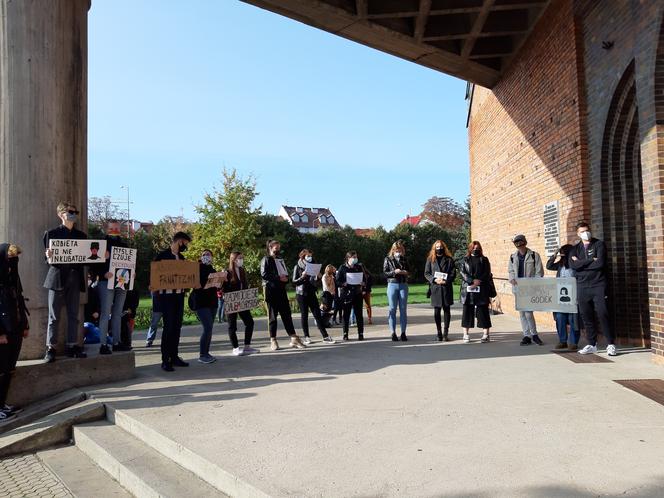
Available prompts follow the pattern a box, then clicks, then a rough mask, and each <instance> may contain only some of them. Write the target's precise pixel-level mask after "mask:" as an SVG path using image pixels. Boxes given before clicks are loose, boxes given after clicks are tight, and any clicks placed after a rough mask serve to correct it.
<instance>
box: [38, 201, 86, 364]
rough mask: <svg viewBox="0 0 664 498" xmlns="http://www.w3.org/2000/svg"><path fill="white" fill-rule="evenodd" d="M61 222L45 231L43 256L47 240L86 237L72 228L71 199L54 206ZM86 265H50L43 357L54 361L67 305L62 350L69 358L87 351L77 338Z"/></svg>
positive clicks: (48, 253) (46, 282)
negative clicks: (46, 327) (63, 347)
mask: <svg viewBox="0 0 664 498" xmlns="http://www.w3.org/2000/svg"><path fill="white" fill-rule="evenodd" d="M57 212H58V217H59V218H60V220H61V221H62V224H61V225H60V226H59V227H57V228H54V229H53V230H48V231H47V232H45V233H44V249H45V254H46V258H47V259H48V258H50V257H51V250H50V249H49V243H50V241H51V240H52V239H87V238H88V236H87V234H86V233H85V232H82V231H80V230H78V229H77V228H74V224H75V223H76V220H77V218H78V214H79V213H78V209H76V206H75V205H74V204H72V203H71V202H61V203H60V204H58V207H57ZM85 284H86V275H85V267H84V266H83V265H81V264H57V265H49V268H48V273H47V274H46V279H45V280H44V287H45V288H46V289H48V329H47V331H46V355H45V356H44V361H46V362H47V363H53V362H54V361H55V348H56V346H57V343H58V330H59V328H60V318H61V312H62V307H63V306H65V307H66V308H67V340H66V349H65V352H66V354H67V356H69V357H72V358H86V357H87V355H86V354H85V352H84V351H83V348H82V347H81V346H80V345H79V340H78V324H79V322H78V307H79V303H80V297H81V292H85V290H86V285H85Z"/></svg>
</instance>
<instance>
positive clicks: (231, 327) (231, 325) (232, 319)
mask: <svg viewBox="0 0 664 498" xmlns="http://www.w3.org/2000/svg"><path fill="white" fill-rule="evenodd" d="M238 315H240V319H241V320H242V323H244V345H245V346H249V345H251V337H252V336H253V335H254V318H253V317H252V316H251V311H249V310H245V311H240V312H239V313H229V314H227V315H226V320H228V337H229V338H230V340H231V344H232V345H233V348H238V347H240V343H239V341H238V340H237V317H238Z"/></svg>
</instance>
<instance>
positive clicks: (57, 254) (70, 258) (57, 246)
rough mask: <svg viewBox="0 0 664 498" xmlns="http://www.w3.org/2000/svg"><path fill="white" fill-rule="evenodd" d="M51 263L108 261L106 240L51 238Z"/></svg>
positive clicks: (49, 246)
mask: <svg viewBox="0 0 664 498" xmlns="http://www.w3.org/2000/svg"><path fill="white" fill-rule="evenodd" d="M48 248H49V249H50V250H51V257H50V258H48V262H49V264H51V265H70V264H90V263H104V262H106V241H105V240H90V239H51V240H50V241H49V244H48Z"/></svg>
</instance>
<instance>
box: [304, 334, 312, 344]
mask: <svg viewBox="0 0 664 498" xmlns="http://www.w3.org/2000/svg"><path fill="white" fill-rule="evenodd" d="M303 342H304V343H305V344H306V345H309V344H311V337H309V336H308V335H305V336H304V341H303Z"/></svg>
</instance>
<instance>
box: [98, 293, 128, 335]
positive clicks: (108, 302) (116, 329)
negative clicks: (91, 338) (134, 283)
mask: <svg viewBox="0 0 664 498" xmlns="http://www.w3.org/2000/svg"><path fill="white" fill-rule="evenodd" d="M107 285H108V280H100V281H99V283H98V284H97V292H98V293H99V310H100V311H99V340H100V341H101V343H102V344H106V339H107V337H108V322H109V317H110V322H111V334H112V335H113V344H117V343H118V342H119V341H120V331H121V330H122V308H124V303H125V298H126V297H127V291H126V290H124V289H108V288H107V287H106V286H107Z"/></svg>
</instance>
